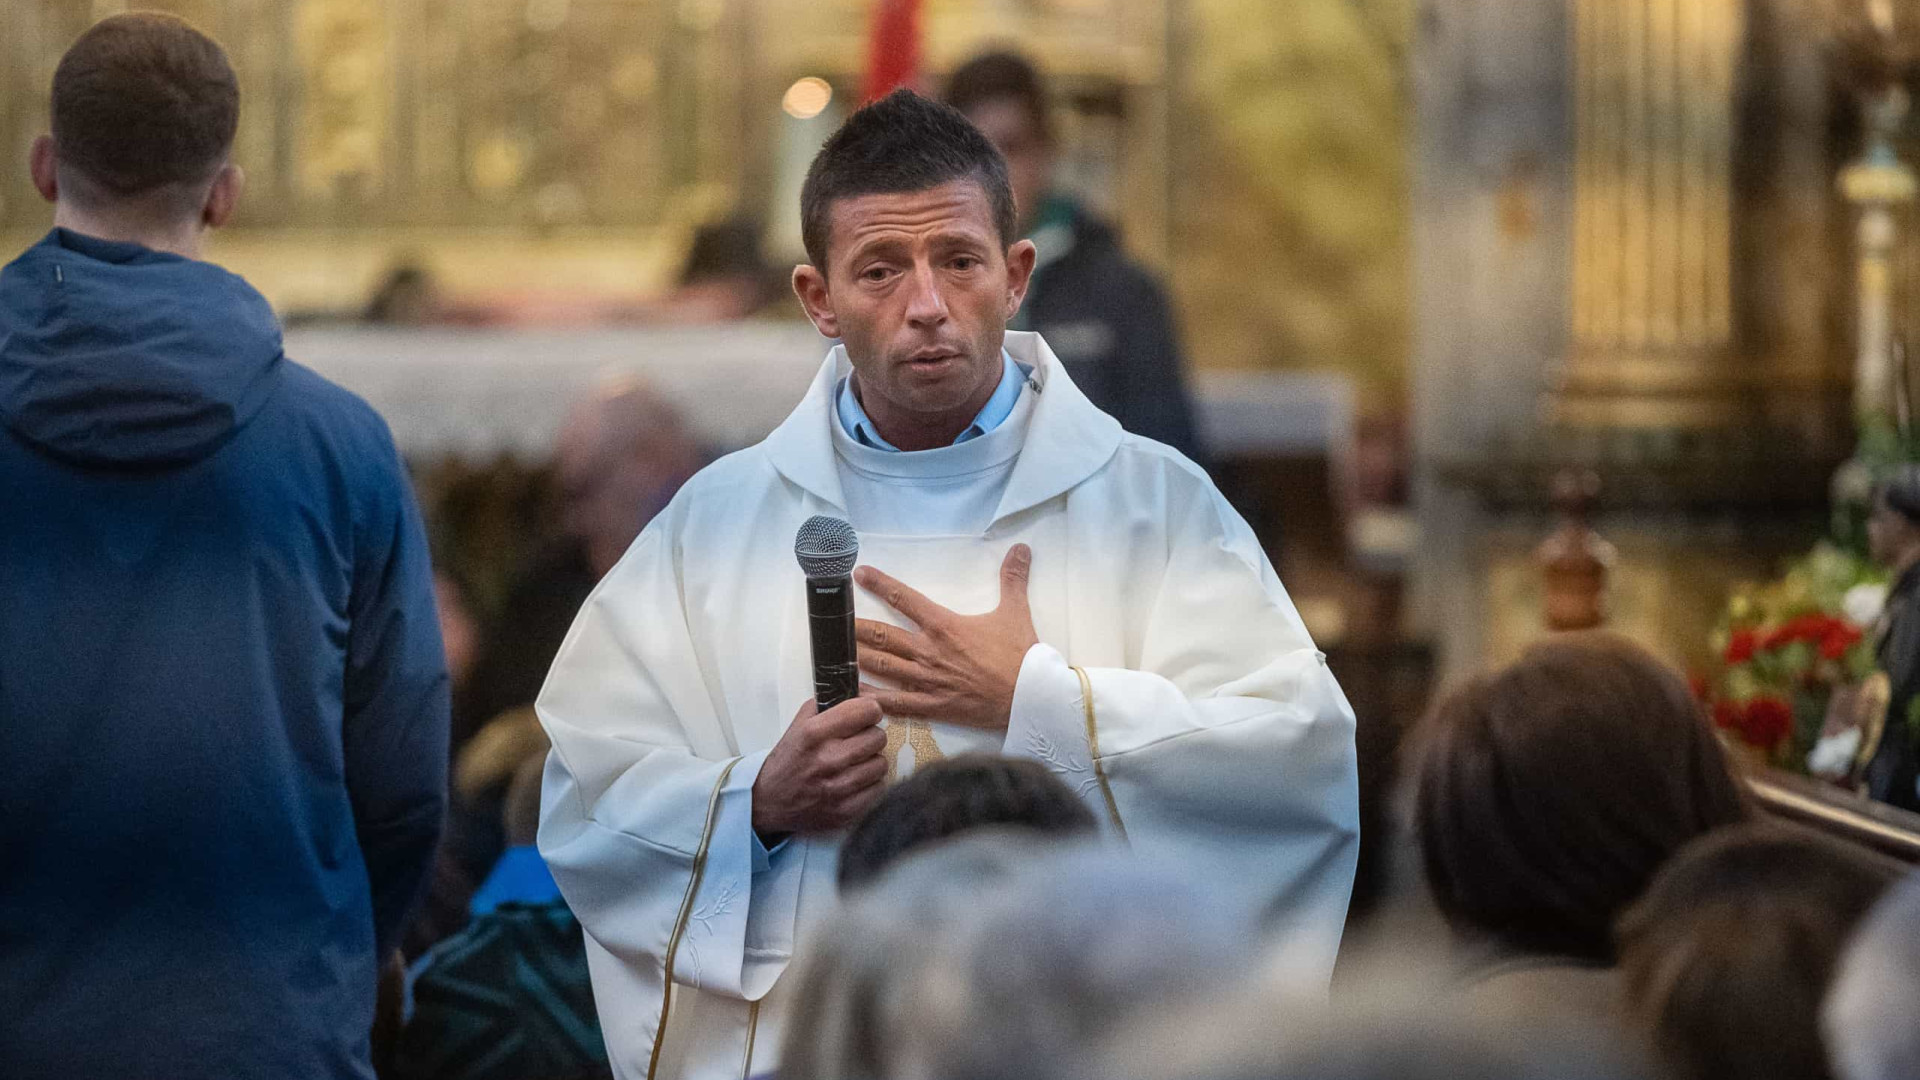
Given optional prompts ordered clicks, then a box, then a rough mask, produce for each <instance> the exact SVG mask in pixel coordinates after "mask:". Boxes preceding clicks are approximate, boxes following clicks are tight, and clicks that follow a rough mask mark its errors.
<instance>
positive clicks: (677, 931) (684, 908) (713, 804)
mask: <svg viewBox="0 0 1920 1080" xmlns="http://www.w3.org/2000/svg"><path fill="white" fill-rule="evenodd" d="M738 764H740V759H739V758H734V759H733V760H732V761H729V762H727V767H726V768H724V769H721V770H720V779H719V780H717V781H715V782H714V785H713V794H712V795H711V796H709V797H708V798H707V824H706V827H705V828H703V829H701V831H700V847H699V849H698V850H696V851H695V852H694V853H693V876H692V877H691V878H690V879H689V880H688V881H687V895H686V896H685V897H684V898H682V899H681V901H680V917H679V918H678V919H675V920H674V923H673V936H672V937H670V938H668V939H667V962H666V965H665V971H664V974H665V981H664V982H663V983H662V985H661V988H660V1026H659V1027H658V1028H655V1029H654V1032H653V1055H652V1056H651V1057H649V1058H648V1059H647V1080H653V1074H654V1072H655V1071H657V1070H658V1069H659V1068H660V1044H661V1042H662V1040H664V1039H665V1038H666V1035H667V1015H668V1013H669V1012H670V1011H671V1010H672V1007H673V960H674V955H675V954H676V953H678V952H679V951H680V939H681V938H682V937H685V936H686V933H687V920H688V919H690V918H691V917H692V916H693V898H694V896H696V895H697V894H698V893H699V892H700V879H701V878H703V877H705V876H706V873H707V848H708V847H710V846H712V844H713V824H714V822H715V821H717V820H718V819H719V817H720V792H721V789H723V788H725V787H726V786H727V777H729V776H732V775H733V767H734V766H735V765H738Z"/></svg>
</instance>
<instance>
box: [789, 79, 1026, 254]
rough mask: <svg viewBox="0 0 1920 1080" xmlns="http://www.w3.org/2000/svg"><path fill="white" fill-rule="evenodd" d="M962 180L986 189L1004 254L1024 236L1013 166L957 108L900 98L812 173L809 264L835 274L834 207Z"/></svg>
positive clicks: (879, 108)
mask: <svg viewBox="0 0 1920 1080" xmlns="http://www.w3.org/2000/svg"><path fill="white" fill-rule="evenodd" d="M955 180H971V181H973V182H974V183H976V184H979V185H980V188H981V190H982V191H984V192H985V193H986V196H987V206H988V208H989V209H990V210H991V211H992V212H993V226H994V229H995V230H996V231H997V232H998V233H999V234H1000V243H1001V244H1002V246H1004V245H1007V244H1011V243H1013V241H1014V240H1015V239H1016V238H1017V236H1018V234H1017V233H1016V232H1015V231H1014V230H1015V228H1016V224H1015V222H1016V219H1015V217H1014V208H1013V186H1012V184H1011V183H1009V182H1008V180H1007V163H1006V159H1004V158H1002V157H1001V156H1000V151H998V150H996V149H994V148H993V144H992V143H991V142H989V141H987V137H986V136H985V135H982V134H980V131H979V129H978V128H975V127H974V126H973V125H972V124H970V123H968V122H967V118H966V117H964V116H962V115H960V113H959V111H958V110H956V109H953V108H952V107H950V106H947V105H942V104H940V103H939V102H937V101H929V100H927V99H926V98H923V97H921V96H920V95H918V94H916V93H914V92H913V91H911V90H895V91H894V92H893V93H891V94H889V95H887V96H886V97H884V98H881V99H880V100H879V101H876V102H874V103H873V104H871V105H868V106H866V107H865V108H863V109H861V110H859V111H858V112H856V113H854V114H853V115H852V116H850V117H848V118H847V122H846V123H845V124H842V125H841V126H840V130H839V131H836V132H834V133H833V136H832V137H831V138H829V139H828V140H827V144H826V145H825V146H823V147H821V148H820V152H819V153H818V154H816V155H815V156H814V159H813V164H812V165H811V166H809V167H808V168H807V180H806V183H805V184H803V185H801V188H800V240H801V242H802V243H803V244H805V245H806V249H807V260H808V261H809V262H811V263H813V265H814V266H815V267H817V268H818V269H819V270H820V271H821V272H822V273H825V272H826V269H827V238H828V236H829V235H830V234H831V232H832V227H833V204H834V203H836V202H839V201H840V200H842V199H853V198H858V197H860V196H862V195H892V194H906V193H910V192H916V191H926V190H928V189H930V188H936V187H939V186H940V185H942V184H946V183H951V182H953V181H955Z"/></svg>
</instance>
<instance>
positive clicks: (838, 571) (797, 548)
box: [793, 514, 860, 578]
mask: <svg viewBox="0 0 1920 1080" xmlns="http://www.w3.org/2000/svg"><path fill="white" fill-rule="evenodd" d="M793 557H794V558H796V559H798V560H800V569H801V570H803V571H805V572H806V575H807V576H808V577H815V578H822V577H843V576H845V575H847V574H851V573H853V564H854V563H856V562H858V561H859V560H860V537H859V535H858V534H857V533H855V532H854V531H853V526H851V525H849V524H847V523H846V522H844V521H842V520H840V519H839V518H837V517H828V516H827V515H826V514H815V515H813V516H812V517H810V518H808V519H807V520H806V523H805V524H803V525H801V526H800V532H799V534H798V535H796V536H795V537H794V538H793Z"/></svg>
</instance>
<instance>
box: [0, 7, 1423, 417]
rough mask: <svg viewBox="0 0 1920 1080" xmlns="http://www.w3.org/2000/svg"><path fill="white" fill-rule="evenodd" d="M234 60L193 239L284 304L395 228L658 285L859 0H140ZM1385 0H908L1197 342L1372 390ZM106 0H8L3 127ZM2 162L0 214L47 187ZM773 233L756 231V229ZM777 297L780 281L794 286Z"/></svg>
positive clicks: (771, 132)
mask: <svg viewBox="0 0 1920 1080" xmlns="http://www.w3.org/2000/svg"><path fill="white" fill-rule="evenodd" d="M141 2H142V4H143V5H147V4H151V6H155V7H159V8H161V9H164V10H170V11H175V12H178V13H180V14H183V15H185V16H187V17H188V18H190V19H192V20H194V21H195V22H196V23H197V24H198V25H200V26H202V27H203V28H204V29H206V30H207V31H208V32H209V33H211V34H213V35H214V36H215V37H217V38H218V39H219V40H220V41H221V42H222V43H223V44H224V45H225V46H226V48H227V50H228V52H229V53H230V55H231V56H232V57H233V61H234V64H235V67H236V69H237V70H238V72H239V75H240V79H241V89H242V95H243V108H242V117H241V131H240V134H239V137H238V140H237V144H236V149H235V156H236V158H237V160H238V161H239V163H240V164H241V165H242V166H243V167H244V168H245V169H246V170H247V172H248V174H249V185H248V191H247V195H246V198H245V199H244V200H243V203H242V210H241V215H240V218H239V220H238V221H237V222H236V226H235V227H234V228H233V229H230V230H228V231H227V232H225V233H223V234H222V235H221V236H220V237H219V238H218V239H217V240H216V242H215V244H214V247H213V255H214V257H215V258H219V259H222V260H224V261H228V262H230V263H231V264H232V265H234V266H235V267H236V269H239V270H241V271H242V272H244V273H246V274H247V275H248V276H249V277H250V278H251V279H253V280H255V281H256V282H257V283H258V284H259V285H260V287H261V288H262V289H263V291H265V292H266V293H267V294H268V296H269V297H270V298H272V299H273V300H274V301H275V302H276V303H278V304H281V305H282V306H283V307H299V308H316V307H317V308H333V309H347V308H352V307H354V306H356V305H357V304H358V302H359V300H360V299H361V298H362V297H363V296H364V294H365V291H366V290H367V289H368V288H369V287H370V285H371V284H372V282H373V281H374V280H375V279H376V278H377V277H378V275H379V273H380V271H381V269H382V268H383V267H384V266H386V265H387V264H389V263H390V262H391V261H393V260H394V259H396V258H401V257H405V258H411V259H418V260H420V261H422V262H424V263H425V264H427V265H428V266H429V268H431V269H433V270H434V271H435V272H436V273H437V274H438V275H439V276H440V277H441V278H442V280H443V283H444V284H445V285H446V286H447V287H448V288H449V289H450V290H454V291H461V290H466V289H475V290H478V291H490V292H495V293H497V292H500V291H503V290H512V289H519V288H525V289H536V290H539V289H544V290H547V291H549V292H551V291H571V292H574V293H581V292H585V293H627V294H631V293H634V292H640V291H646V290H648V289H652V288H657V287H659V286H660V285H661V284H662V283H663V282H664V281H665V280H667V278H668V277H669V276H670V273H671V268H672V266H673V265H674V263H675V262H676V261H677V260H678V258H679V257H680V252H681V251H682V250H683V249H684V245H685V244H686V242H687V238H688V236H689V234H690V231H691V228H692V227H693V226H694V225H697V224H699V223H700V222H702V221H705V220H710V219H712V218H716V217H719V216H722V215H724V214H727V213H729V212H737V211H740V210H745V211H748V212H753V211H755V210H759V211H762V212H764V210H765V208H766V207H768V206H769V205H771V202H770V200H771V199H773V198H774V197H775V196H774V195H773V194H772V193H773V192H774V191H775V190H776V186H777V181H776V173H777V172H778V171H779V169H780V165H779V163H778V161H777V160H776V159H777V158H778V156H779V155H780V154H782V153H785V152H786V151H785V150H783V149H782V147H783V145H784V142H783V140H784V141H785V142H790V141H792V140H793V138H794V135H793V133H792V131H791V130H790V129H789V128H788V127H786V126H783V125H786V124H787V120H788V118H787V117H786V116H785V114H784V113H782V112H781V110H780V100H781V96H782V95H783V94H784V93H785V92H786V90H787V88H788V87H789V86H791V85H792V84H793V82H794V81H795V80H796V79H798V78H800V77H802V76H817V77H820V78H823V79H825V80H827V81H828V82H830V83H831V84H832V85H833V87H834V89H835V91H836V95H837V100H836V108H838V107H840V106H841V105H844V104H845V103H846V101H847V99H848V98H849V97H851V96H852V95H854V94H856V93H857V92H858V87H859V82H860V74H861V70H862V67H863V65H864V63H865V50H866V32H867V26H866V20H867V15H868V12H869V2H868V0H812V2H808V3H797V2H789V0H141ZM1409 5H1410V0H1299V2H1296V3H1289V4H1284V5H1281V4H1274V3H1271V2H1270V0H1180V2H1178V3H1175V2H1173V0H925V9H924V17H923V26H924V28H925V34H926V38H925V44H924V49H923V57H924V60H925V64H926V67H927V85H928V87H929V88H937V86H938V84H939V81H940V79H941V78H943V77H944V75H945V73H946V72H948V71H950V70H951V69H952V67H953V66H954V65H956V64H957V63H959V62H960V61H962V60H964V59H965V58H966V57H967V56H969V55H971V54H972V53H974V52H976V51H978V50H980V49H982V48H985V47H988V46H992V45H999V44H1009V43H1011V44H1013V45H1015V46H1016V47H1018V48H1020V49H1021V50H1022V51H1025V52H1027V53H1028V54H1029V55H1031V56H1033V57H1034V59H1035V60H1036V61H1038V62H1039V63H1040V64H1041V65H1042V66H1043V68H1045V69H1046V71H1047V72H1048V73H1049V75H1050V76H1051V77H1052V78H1053V80H1054V82H1055V86H1056V88H1057V90H1058V91H1059V94H1058V96H1059V98H1060V99H1061V113H1062V124H1061V130H1062V133H1063V136H1064V137H1065V138H1066V139H1067V140H1068V142H1069V144H1070V145H1069V155H1068V161H1069V164H1070V166H1071V172H1072V175H1073V177H1074V178H1075V182H1076V183H1077V184H1079V185H1080V187H1081V188H1082V189H1083V190H1085V191H1086V192H1087V193H1088V194H1089V195H1090V196H1091V197H1092V200H1093V201H1094V202H1095V203H1096V204H1097V205H1098V206H1099V207H1100V208H1101V209H1102V210H1103V211H1104V212H1107V213H1109V214H1110V215H1111V216H1112V217H1114V218H1115V219H1116V221H1117V222H1118V224H1120V226H1121V227H1122V230H1123V232H1124V234H1125V237H1126V241H1127V244H1128V246H1129V248H1130V249H1132V250H1133V251H1134V252H1135V253H1136V254H1138V255H1139V256H1140V257H1141V258H1142V259H1143V260H1144V261H1146V262H1147V263H1149V264H1150V265H1153V266H1154V267H1156V268H1157V269H1159V270H1160V271H1161V272H1162V273H1163V274H1165V275H1166V276H1167V277H1168V278H1169V280H1170V282H1171V285H1172V288H1173V293H1174V296H1175V299H1176V302H1177V305H1178V307H1179V310H1180V313H1181V315H1182V322H1183V329H1184V334H1185V337H1186V340H1187V342H1188V346H1189V352H1190V353H1191V355H1192V356H1193V357H1194V359H1195V361H1196V362H1198V363H1200V364H1202V365H1209V366H1242V367H1248V366H1251V367H1260V366H1287V367H1313V368H1336V369H1343V370H1346V371H1350V372H1353V373H1354V374H1355V375H1356V376H1358V377H1359V379H1360V380H1361V382H1362V385H1363V386H1366V387H1369V388H1374V389H1384V390H1388V391H1391V390H1393V389H1396V388H1397V386H1398V384H1399V380H1400V377H1401V372H1402V370H1403V365H1404V354H1405V352H1406V336H1407V328H1406V321H1407V282H1406V277H1407V258H1406V245H1407V231H1408V223H1407V178H1406V173H1407V165H1406V157H1407V145H1406V144H1407V111H1408V110H1407V101H1406V98H1407V93H1406V86H1405V75H1404V70H1403V69H1404V66H1405V63H1406V54H1407V42H1406V38H1407V24H1408V20H1409V17H1410V15H1409V10H1410V8H1409ZM118 9H119V5H116V4H112V3H106V4H102V3H97V2H94V0H9V14H8V26H7V29H8V31H9V32H8V34H7V35H6V36H5V38H4V40H0V140H4V141H3V142H0V158H10V159H11V160H14V161H16V162H17V161H19V160H20V159H21V158H22V157H23V156H24V153H25V149H26V146H27V144H28V142H29V141H30V140H31V138H32V137H33V135H34V134H36V133H38V132H39V131H41V130H43V129H44V126H45V122H46V121H45V113H46V92H47V86H48V83H49V81H50V79H51V76H52V72H53V66H54V64H55V62H56V61H57V60H58V57H59V56H60V54H61V52H62V51H63V50H64V49H65V48H66V46H67V44H68V43H69V42H71V41H72V39H73V38H74V37H75V36H76V35H77V34H79V33H80V32H81V31H82V30H83V29H84V28H85V27H86V26H87V25H88V24H89V23H90V22H91V21H92V20H93V19H95V18H96V17H99V16H101V15H105V14H111V13H112V12H113V11H115V10H118ZM24 171H25V170H24V169H21V168H18V167H17V166H16V167H11V168H0V239H4V240H5V241H7V242H8V243H9V244H10V245H12V246H13V247H14V248H16V249H17V246H18V245H20V244H23V243H26V242H30V240H31V239H32V238H33V237H35V236H37V235H38V234H39V232H40V231H41V230H43V229H44V228H45V224H46V221H47V211H46V208H45V206H44V205H42V204H41V203H40V201H39V199H38V198H37V196H35V195H34V193H33V192H32V189H31V188H30V186H29V185H28V184H27V183H26V180H25V178H24ZM771 246H772V247H774V248H776V249H777V248H778V247H779V246H780V245H779V244H777V243H776V244H774V245H771ZM796 314H797V313H796Z"/></svg>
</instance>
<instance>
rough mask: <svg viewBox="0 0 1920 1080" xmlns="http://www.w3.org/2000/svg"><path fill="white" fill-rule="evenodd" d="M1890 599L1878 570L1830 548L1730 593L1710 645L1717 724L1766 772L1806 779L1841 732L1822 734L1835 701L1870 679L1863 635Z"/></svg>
mask: <svg viewBox="0 0 1920 1080" xmlns="http://www.w3.org/2000/svg"><path fill="white" fill-rule="evenodd" d="M1886 595H1887V583H1886V575H1885V574H1884V573H1883V572H1882V571H1881V570H1880V569H1879V568H1878V567H1876V566H1874V565H1873V564H1872V563H1870V562H1868V561H1867V560H1866V559H1864V558H1861V557H1859V556H1857V555H1854V554H1851V553H1849V552H1846V551H1843V550H1841V549H1840V548H1838V547H1836V546H1834V545H1832V544H1821V545H1819V546H1817V547H1815V548H1814V550H1813V551H1812V553H1810V554H1809V555H1807V556H1805V557H1804V558H1802V559H1801V560H1800V561H1798V562H1796V563H1795V564H1793V565H1792V566H1791V567H1789V568H1788V570H1787V572H1786V574H1785V575H1783V576H1782V577H1781V578H1780V579H1779V580H1777V581H1773V582H1769V583H1767V584H1764V585H1753V586H1744V587H1742V588H1740V589H1738V590H1736V591H1735V593H1734V594H1733V598H1732V599H1731V601H1730V602H1729V603H1728V605H1727V614H1726V616H1725V617H1724V618H1723V619H1722V621H1721V625H1720V628H1719V630H1718V631H1717V632H1716V638H1715V646H1716V648H1717V649H1718V651H1719V653H1720V657H1721V660H1722V662H1723V666H1722V668H1721V670H1720V672H1719V675H1718V678H1717V680H1715V683H1714V684H1713V685H1712V686H1711V687H1710V688H1709V692H1708V695H1707V696H1708V699H1709V703H1710V705H1711V707H1712V714H1713V721H1714V723H1715V724H1716V725H1717V726H1718V727H1720V728H1721V730H1723V731H1725V732H1726V733H1727V735H1728V737H1729V738H1731V739H1733V740H1735V741H1737V742H1739V743H1740V744H1743V745H1745V746H1748V747H1751V748H1752V749H1753V750H1754V752H1756V753H1757V754H1759V755H1760V756H1762V757H1763V758H1765V759H1766V761H1767V762H1768V763H1769V764H1772V765H1775V766H1778V767H1780V768H1784V769H1790V770H1792V771H1795V772H1803V773H1804V772H1807V771H1809V756H1810V755H1812V754H1813V752H1814V749H1815V747H1816V746H1818V745H1819V744H1820V741H1821V738H1822V736H1823V735H1836V734H1840V733H1838V732H1835V731H1831V730H1828V729H1829V728H1830V726H1831V724H1830V720H1829V718H1830V716H1831V715H1832V714H1833V713H1834V711H1835V710H1834V709H1833V705H1834V698H1835V695H1837V694H1847V693H1849V692H1850V691H1852V690H1853V689H1854V688H1856V687H1858V686H1859V685H1860V684H1861V683H1863V682H1864V681H1865V680H1866V679H1867V678H1868V677H1869V676H1871V675H1872V674H1873V672H1874V669H1875V657H1874V647H1873V642H1872V640H1871V637H1870V634H1869V631H1870V629H1871V628H1872V626H1873V624H1874V622H1875V621H1876V620H1877V619H1878V618H1879V615H1880V609H1881V608H1882V607H1884V606H1885V604H1886ZM1856 738H1857V736H1856ZM1823 771H1824V770H1823Z"/></svg>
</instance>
